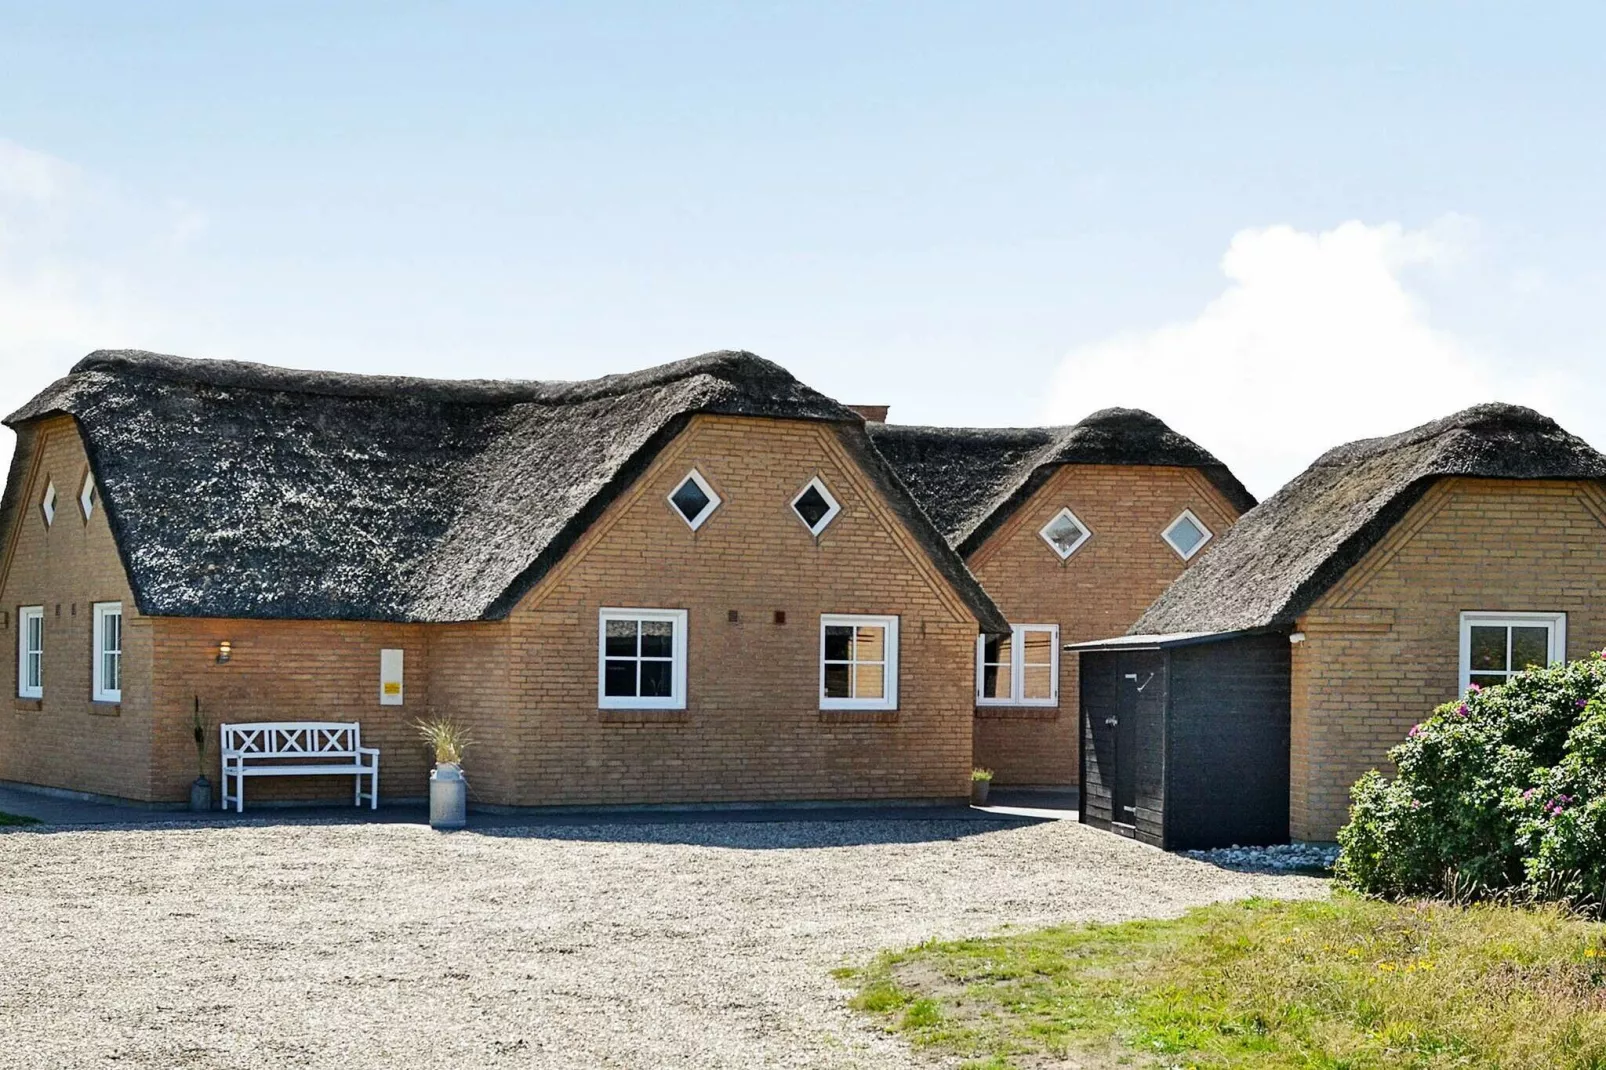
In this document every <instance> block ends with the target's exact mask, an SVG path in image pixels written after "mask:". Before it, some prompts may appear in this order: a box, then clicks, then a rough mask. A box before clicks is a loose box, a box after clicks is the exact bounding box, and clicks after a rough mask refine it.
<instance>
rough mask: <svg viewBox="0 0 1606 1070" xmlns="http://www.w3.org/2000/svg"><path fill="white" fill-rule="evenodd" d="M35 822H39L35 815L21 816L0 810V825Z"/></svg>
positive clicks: (30, 823)
mask: <svg viewBox="0 0 1606 1070" xmlns="http://www.w3.org/2000/svg"><path fill="white" fill-rule="evenodd" d="M37 824H39V819H38V818H37V817H23V816H22V815H21V814H8V813H6V812H5V811H4V810H0V826H3V825H37Z"/></svg>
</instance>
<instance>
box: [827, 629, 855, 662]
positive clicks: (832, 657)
mask: <svg viewBox="0 0 1606 1070" xmlns="http://www.w3.org/2000/svg"><path fill="white" fill-rule="evenodd" d="M852 644H853V629H852V628H851V627H849V626H848V625H843V624H827V625H826V626H825V660H826V661H847V660H848V658H849V657H850V655H849V653H848V651H849V650H850V649H851V648H852Z"/></svg>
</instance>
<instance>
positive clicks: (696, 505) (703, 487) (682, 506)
mask: <svg viewBox="0 0 1606 1070" xmlns="http://www.w3.org/2000/svg"><path fill="white" fill-rule="evenodd" d="M719 501H720V499H719V495H718V494H715V493H714V488H713V487H710V486H709V485H708V480H706V479H704V478H703V474H702V473H701V472H699V471H697V469H695V468H693V469H692V470H691V471H690V472H687V473H686V478H685V479H682V480H681V481H680V483H679V484H677V485H676V487H675V489H674V490H672V491H670V492H669V504H670V505H671V506H673V507H674V510H675V512H677V513H679V514H680V518H681V519H682V520H684V521H685V522H686V523H687V524H689V525H691V529H692V530H693V531H696V530H697V529H698V528H700V527H702V526H703V521H705V520H707V519H708V518H709V517H711V516H713V515H714V510H715V509H718V508H719Z"/></svg>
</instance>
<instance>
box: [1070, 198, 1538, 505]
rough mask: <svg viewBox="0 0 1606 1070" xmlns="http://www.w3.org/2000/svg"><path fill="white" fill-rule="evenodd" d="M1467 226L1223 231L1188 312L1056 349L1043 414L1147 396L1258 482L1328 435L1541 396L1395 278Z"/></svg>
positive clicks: (1443, 263)
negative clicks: (1216, 270)
mask: <svg viewBox="0 0 1606 1070" xmlns="http://www.w3.org/2000/svg"><path fill="white" fill-rule="evenodd" d="M1473 229H1474V228H1472V226H1471V224H1470V222H1469V221H1467V220H1465V219H1460V218H1455V217H1450V218H1447V219H1446V220H1444V221H1441V223H1439V224H1436V225H1435V226H1433V227H1431V228H1428V229H1425V230H1406V229H1404V228H1402V227H1401V226H1400V225H1399V224H1397V223H1385V224H1382V225H1380V226H1368V225H1366V224H1364V223H1359V222H1349V223H1344V224H1342V225H1340V226H1338V227H1335V228H1334V229H1332V230H1328V231H1323V232H1321V233H1319V234H1314V233H1308V232H1304V231H1299V230H1295V229H1293V228H1292V227H1288V226H1272V227H1265V228H1262V229H1255V230H1244V231H1240V232H1239V233H1238V234H1236V235H1234V236H1233V239H1232V242H1231V244H1230V245H1229V246H1228V248H1227V252H1226V254H1225V255H1224V256H1223V257H1222V260H1221V270H1222V272H1223V274H1225V275H1226V276H1227V279H1228V286H1227V288H1226V290H1225V291H1224V292H1222V293H1221V294H1220V295H1219V296H1218V297H1216V298H1215V299H1214V300H1212V301H1211V302H1210V303H1209V304H1207V305H1206V306H1205V308H1204V309H1203V310H1202V311H1201V312H1200V313H1199V314H1198V316H1196V317H1195V318H1193V319H1192V320H1190V321H1188V322H1185V323H1178V324H1175V325H1171V326H1165V327H1160V328H1158V329H1155V330H1150V331H1143V332H1135V333H1130V334H1122V335H1118V336H1115V337H1112V338H1109V339H1106V340H1104V341H1100V342H1096V343H1094V344H1092V345H1088V346H1084V347H1082V348H1080V349H1077V350H1075V351H1074V352H1072V353H1071V354H1070V355H1069V356H1068V357H1066V359H1065V360H1064V362H1063V363H1062V364H1061V366H1060V368H1059V370H1058V372H1057V373H1056V376H1055V379H1054V385H1053V390H1052V393H1051V395H1050V401H1049V405H1048V407H1049V412H1048V414H1047V415H1048V417H1049V418H1050V419H1052V420H1055V421H1056V422H1066V421H1074V420H1077V419H1080V418H1081V417H1083V416H1085V415H1087V414H1088V413H1089V412H1092V411H1093V410H1095V409H1098V408H1102V407H1104V406H1107V405H1127V406H1133V407H1138V408H1145V409H1148V410H1150V411H1151V412H1153V413H1155V414H1156V415H1157V416H1160V417H1161V418H1162V419H1164V420H1166V422H1168V423H1169V424H1171V426H1173V427H1175V428H1176V429H1177V430H1178V431H1181V432H1183V433H1184V434H1187V435H1189V436H1191V437H1193V438H1194V439H1196V440H1197V441H1198V442H1199V443H1200V444H1201V445H1203V446H1204V447H1205V448H1206V449H1209V450H1210V451H1212V452H1213V453H1215V454H1216V455H1217V456H1218V457H1220V458H1221V459H1222V460H1223V461H1225V462H1226V463H1227V464H1228V465H1229V466H1231V467H1232V469H1233V470H1234V471H1235V472H1236V473H1237V474H1238V476H1239V478H1240V479H1242V480H1243V481H1244V482H1245V483H1246V484H1248V486H1249V488H1250V490H1252V491H1254V492H1255V493H1256V494H1258V495H1260V496H1262V497H1264V496H1266V495H1269V494H1270V493H1271V492H1272V491H1273V490H1275V489H1276V488H1277V487H1278V486H1280V485H1281V484H1282V483H1283V482H1285V481H1286V480H1287V479H1289V478H1290V477H1291V476H1293V475H1295V474H1296V473H1297V472H1298V471H1299V470H1300V469H1301V468H1303V467H1304V466H1305V465H1306V464H1308V463H1309V462H1310V461H1312V460H1314V459H1315V457H1316V456H1317V455H1318V454H1320V453H1321V452H1322V451H1323V450H1325V449H1327V448H1328V447H1330V446H1334V445H1337V444H1338V443H1340V442H1347V441H1350V440H1351V439H1355V438H1362V437H1366V436H1371V435H1382V434H1390V433H1392V432H1394V431H1399V430H1403V429H1404V428H1407V427H1410V426H1413V425H1415V424H1418V423H1422V422H1423V421H1426V420H1430V419H1433V418H1434V417H1437V416H1442V415H1445V414H1447V413H1449V412H1453V411H1455V410H1456V409H1459V408H1462V407H1464V406H1467V405H1471V404H1474V403H1476V402H1480V401H1489V400H1503V401H1514V402H1519V403H1523V404H1531V405H1534V406H1535V407H1537V408H1540V409H1542V410H1547V411H1550V410H1549V409H1548V408H1547V407H1548V406H1550V403H1551V400H1552V397H1553V395H1554V393H1555V392H1554V391H1553V390H1552V389H1550V388H1549V387H1548V386H1547V384H1546V383H1545V382H1544V381H1543V380H1542V379H1541V378H1539V377H1537V376H1534V375H1531V374H1525V375H1522V376H1521V377H1513V376H1511V375H1508V374H1502V373H1497V372H1496V371H1495V368H1494V365H1493V364H1492V363H1490V362H1488V361H1486V360H1484V359H1482V358H1481V357H1480V356H1479V355H1478V354H1477V353H1475V352H1472V351H1471V350H1470V348H1469V347H1468V346H1467V345H1466V344H1464V343H1463V342H1461V341H1458V340H1457V338H1455V337H1453V336H1452V335H1450V334H1449V333H1447V332H1445V331H1443V330H1439V329H1436V328H1435V327H1434V326H1433V325H1432V324H1431V323H1430V322H1429V320H1428V316H1427V311H1426V308H1425V306H1424V304H1423V302H1422V301H1421V300H1420V299H1419V297H1418V296H1416V295H1415V294H1413V292H1412V290H1411V288H1410V287H1409V286H1408V285H1407V282H1408V281H1409V280H1410V279H1412V278H1413V277H1414V275H1413V273H1414V272H1419V271H1438V272H1441V273H1442V272H1445V271H1448V270H1451V269H1453V268H1454V266H1455V265H1456V264H1457V262H1458V261H1459V259H1460V258H1461V256H1462V254H1463V251H1464V248H1465V245H1466V243H1467V242H1468V241H1469V240H1470V238H1471V236H1472V234H1473Z"/></svg>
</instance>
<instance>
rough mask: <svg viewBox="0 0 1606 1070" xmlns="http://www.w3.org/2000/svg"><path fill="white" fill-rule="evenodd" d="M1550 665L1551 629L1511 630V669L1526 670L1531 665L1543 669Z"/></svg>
mask: <svg viewBox="0 0 1606 1070" xmlns="http://www.w3.org/2000/svg"><path fill="white" fill-rule="evenodd" d="M1549 663H1550V629H1549V628H1513V629H1511V667H1512V668H1513V669H1526V668H1528V667H1529V666H1530V665H1537V666H1540V667H1543V666H1545V665H1548V664H1549Z"/></svg>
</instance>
